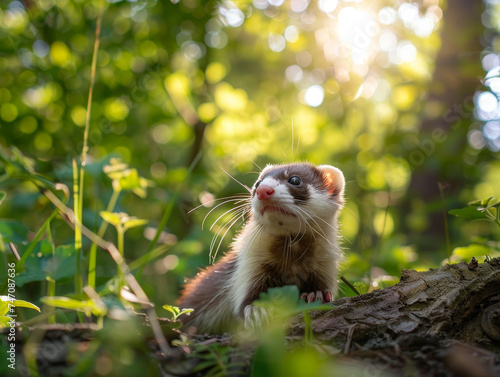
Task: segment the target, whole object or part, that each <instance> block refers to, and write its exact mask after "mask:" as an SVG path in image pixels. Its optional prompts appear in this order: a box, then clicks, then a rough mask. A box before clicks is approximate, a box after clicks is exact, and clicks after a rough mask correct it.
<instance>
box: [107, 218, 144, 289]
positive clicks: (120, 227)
mask: <svg viewBox="0 0 500 377" xmlns="http://www.w3.org/2000/svg"><path fill="white" fill-rule="evenodd" d="M101 217H102V218H103V219H104V221H106V222H107V223H109V224H111V225H113V226H114V227H115V229H116V233H117V234H118V245H117V246H118V251H119V252H120V255H121V256H122V258H123V256H124V247H125V246H124V240H125V232H126V231H127V230H129V229H131V228H135V227H137V226H143V225H146V224H147V222H148V221H147V220H142V219H138V218H136V217H134V216H129V215H127V214H126V213H124V212H118V213H116V212H107V211H102V212H101ZM118 280H119V287H118V288H119V289H118V291H120V289H121V288H122V287H123V285H124V284H125V276H124V274H123V271H122V270H121V269H120V268H118Z"/></svg>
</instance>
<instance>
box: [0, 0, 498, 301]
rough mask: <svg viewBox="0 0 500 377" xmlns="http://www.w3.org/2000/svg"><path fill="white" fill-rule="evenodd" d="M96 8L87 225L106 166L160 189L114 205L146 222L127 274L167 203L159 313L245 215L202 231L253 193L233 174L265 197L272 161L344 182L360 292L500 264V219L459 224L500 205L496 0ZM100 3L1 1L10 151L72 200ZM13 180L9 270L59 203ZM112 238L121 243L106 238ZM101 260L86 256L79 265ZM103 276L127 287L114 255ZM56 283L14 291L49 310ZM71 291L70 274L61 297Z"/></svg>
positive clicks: (239, 1)
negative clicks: (488, 260)
mask: <svg viewBox="0 0 500 377" xmlns="http://www.w3.org/2000/svg"><path fill="white" fill-rule="evenodd" d="M102 4H103V9H104V12H103V16H102V17H103V18H102V30H101V35H100V46H99V52H98V56H97V67H96V68H97V70H96V82H95V86H94V92H93V102H92V108H91V118H90V129H89V154H88V164H87V167H86V169H85V174H86V180H85V190H84V199H83V200H84V202H83V203H84V205H83V206H84V224H85V225H87V226H88V227H89V228H91V229H94V230H95V229H97V228H98V227H99V224H100V223H101V221H102V219H101V217H100V216H99V212H100V211H102V210H104V209H105V208H106V207H107V205H108V201H109V200H110V198H111V196H112V181H111V179H110V178H109V177H108V175H107V174H106V173H105V172H104V171H103V168H104V167H105V166H106V165H109V163H110V161H111V159H112V158H119V159H121V161H122V162H124V163H126V164H128V166H129V168H130V169H136V172H137V174H138V176H140V177H143V178H144V180H143V182H145V184H146V185H147V186H148V187H147V189H146V190H145V195H144V193H141V192H139V194H140V195H137V192H136V193H134V192H132V191H130V190H124V191H123V192H122V193H121V194H120V196H119V198H118V201H117V204H116V208H115V210H116V211H122V212H126V213H128V214H129V215H133V216H137V217H138V218H141V219H146V220H148V225H147V226H146V227H138V228H134V229H131V230H130V231H128V232H127V233H126V242H125V256H126V258H127V260H129V261H131V260H135V259H137V258H139V257H141V256H142V255H144V253H145V252H146V250H147V249H148V246H149V242H150V239H151V238H152V234H154V232H155V230H156V229H157V227H158V224H159V223H160V219H161V218H162V215H163V214H164V212H165V211H166V210H167V207H168V206H169V205H170V207H171V208H172V212H171V215H170V216H169V217H168V223H167V226H166V227H165V229H163V232H164V233H162V237H161V238H160V242H164V243H167V244H168V245H169V248H168V250H167V251H166V252H165V253H163V254H162V255H159V256H156V257H155V258H154V259H153V260H152V261H151V262H150V263H149V264H148V265H147V266H146V267H145V269H144V273H143V275H142V276H141V283H142V284H143V286H144V288H145V290H146V292H147V293H148V295H150V296H151V298H152V299H153V300H154V301H155V302H156V303H158V304H166V303H174V302H175V299H176V298H177V295H178V290H179V287H180V285H181V284H182V281H183V279H184V277H186V276H193V275H194V274H195V273H196V271H197V268H198V267H201V266H204V265H206V264H208V263H209V257H208V255H209V249H210V244H211V242H212V238H213V236H214V235H215V234H217V232H219V231H221V232H220V233H219V235H220V234H223V233H224V232H225V230H226V228H224V225H225V224H227V223H226V221H230V217H228V216H230V214H228V215H225V216H222V218H221V219H220V221H219V222H217V223H216V224H215V225H214V227H213V228H212V230H209V228H210V226H211V225H212V224H213V223H214V221H215V220H216V219H217V218H219V216H221V215H223V214H224V212H226V211H228V210H230V209H231V208H232V205H231V203H228V204H225V205H222V206H220V207H218V208H216V209H215V210H214V211H213V212H212V213H211V214H210V215H209V216H208V217H207V219H206V221H205V224H204V228H203V229H202V222H203V219H204V217H205V216H206V215H207V213H208V212H209V211H210V209H213V208H214V203H215V204H217V203H219V202H211V201H212V200H214V199H217V198H223V197H228V196H231V195H234V194H237V193H242V192H245V190H244V188H243V187H242V186H240V185H239V184H238V183H237V182H235V180H233V179H232V178H231V177H230V175H231V176H233V177H234V178H236V179H237V180H238V181H240V182H241V183H243V184H246V185H248V186H251V185H252V184H253V182H254V180H255V179H256V177H257V174H258V172H259V166H260V167H261V168H262V167H264V166H265V165H266V164H268V163H281V162H293V161H305V160H306V161H310V162H313V163H316V164H322V163H328V164H332V165H335V166H337V167H339V168H340V169H341V170H342V171H343V172H344V174H345V176H346V180H347V186H346V199H347V204H346V207H345V209H344V210H343V213H342V215H341V224H342V225H341V229H342V234H343V241H342V242H343V246H344V247H345V249H346V255H347V257H346V261H345V263H344V267H343V271H342V274H343V275H344V276H346V277H347V278H348V279H349V280H351V281H353V282H359V284H358V286H359V287H360V289H364V290H365V291H366V290H369V289H373V288H375V287H377V286H380V285H382V286H383V285H384V284H391V283H393V282H395V281H397V279H398V278H399V274H400V271H401V270H402V269H403V268H417V269H427V268H430V267H437V266H439V265H440V264H442V263H443V262H446V261H448V257H449V253H452V254H453V255H452V257H451V259H452V260H453V261H458V260H461V259H467V258H469V257H470V255H469V254H468V253H467V252H468V251H470V248H469V249H467V247H468V246H469V245H471V244H473V245H475V249H474V255H475V256H476V257H479V258H482V257H483V256H484V254H489V255H494V254H495V252H498V249H499V244H498V241H499V240H500V232H499V230H498V227H497V226H496V225H495V224H494V223H491V222H485V221H469V220H466V219H461V218H456V217H453V216H449V215H447V212H448V211H449V210H451V209H454V208H461V207H464V206H465V205H466V204H467V202H469V201H472V200H476V199H482V198H485V197H489V196H495V197H497V198H500V185H499V178H500V161H499V156H500V154H499V151H500V121H499V120H498V118H500V110H499V101H498V94H499V93H500V77H499V74H500V57H499V54H498V53H499V50H500V39H499V37H498V31H499V27H500V26H499V25H500V18H499V10H500V8H499V5H498V2H497V1H494V0H490V1H478V0H474V1H472V0H456V1H453V2H449V1H439V0H419V1H415V2H411V1H400V0H377V1H367V0H365V1H362V0H350V1H347V0H345V1H341V0H319V1H307V0H254V1H248V0H234V1H201V0H171V1H155V0H148V1H146V0H138V1H107V2H102ZM98 9H99V1H81V0H78V1H55V0H37V1H34V0H25V1H3V2H2V4H1V10H0V41H1V42H0V145H1V146H2V147H3V148H5V149H8V148H11V147H16V148H18V149H19V150H20V151H21V152H22V153H23V154H24V155H26V156H28V157H30V158H32V159H33V160H34V164H35V165H34V166H35V169H36V171H38V172H39V173H41V174H42V175H44V176H45V177H46V178H48V179H49V180H51V181H53V182H62V183H65V184H67V185H68V186H69V187H70V188H71V187H72V181H71V179H72V161H73V159H76V160H77V161H79V159H80V155H81V151H82V147H83V132H84V126H85V119H86V112H87V100H88V93H89V85H90V77H91V61H92V51H93V46H94V40H95V28H96V19H97V16H98ZM193 161H197V164H196V166H195V167H194V169H193V170H192V172H188V168H189V166H191V165H192V163H193ZM0 172H1V173H2V174H4V173H5V174H4V175H3V176H2V178H0V190H2V191H4V192H6V193H7V195H6V198H5V199H4V201H3V202H2V204H1V206H0V234H1V235H2V242H1V245H0V246H1V248H2V254H3V257H2V263H6V262H7V260H10V259H11V255H10V251H9V250H8V247H7V242H9V241H14V242H15V243H16V245H18V247H19V249H20V252H21V253H22V251H23V248H26V244H27V242H28V241H30V240H31V239H33V236H34V234H35V233H36V232H37V231H38V230H39V229H40V227H41V225H42V224H43V222H44V221H45V220H46V219H47V217H48V216H49V215H50V213H51V212H52V210H53V208H52V206H51V204H50V203H49V202H48V201H47V199H46V198H45V197H44V196H42V195H41V194H40V193H39V192H38V190H37V189H36V187H35V186H34V185H33V184H32V183H30V182H28V181H24V180H19V179H16V178H15V177H12V176H9V175H8V174H7V171H6V169H5V167H4V168H3V170H2V167H0ZM176 193H178V194H179V195H176ZM70 203H71V201H70ZM200 204H202V205H201V207H199V208H198V209H196V210H195V211H191V210H192V209H194V208H196V207H198V206H200ZM445 219H446V220H445ZM242 223H243V220H241V221H236V223H235V224H234V227H233V228H232V229H230V230H229V231H228V233H227V235H226V236H225V237H224V239H223V240H222V244H221V248H220V252H219V255H220V254H222V252H223V251H224V250H227V248H228V246H229V244H230V241H231V239H232V237H233V236H234V234H235V232H236V231H237V229H238V228H239V227H241V225H242ZM52 228H53V229H52V236H53V239H54V240H55V242H56V243H57V244H67V243H71V242H72V237H73V233H72V231H71V229H69V228H68V226H67V225H66V224H65V223H64V222H63V221H61V220H55V222H54V224H53V227H52ZM447 235H449V245H448V244H447V242H446V239H447ZM105 237H106V238H107V239H108V240H111V241H114V242H115V241H116V232H115V231H114V229H113V228H112V227H110V228H109V229H108V232H107V233H106V236H105ZM216 242H217V244H218V242H219V239H217V240H216ZM89 248H90V244H89V243H88V242H85V243H84V259H83V264H84V266H85V265H86V264H87V263H88V256H87V253H88V250H89ZM478 254H479V255H478ZM481 254H482V255H481ZM97 274H98V285H101V286H103V285H104V284H105V283H106V281H108V279H109V278H110V277H112V276H113V275H115V274H116V267H115V265H114V264H113V263H112V261H111V259H110V258H109V257H108V256H107V255H106V254H105V253H104V252H99V254H98V267H97ZM28 280H29V279H28ZM45 284H46V282H45V281H44V279H43V277H42V278H39V279H38V280H32V281H28V282H26V283H25V284H24V285H23V286H22V287H20V288H19V289H21V291H20V292H22V294H23V295H24V296H25V297H24V298H26V299H31V300H32V301H34V302H37V299H38V297H39V296H40V295H42V294H44V292H45V291H46V288H45V286H44V285H45ZM71 290H72V285H71V280H70V279H69V280H68V279H66V280H64V279H61V281H60V282H58V284H57V292H56V293H57V294H59V295H63V294H66V293H68V292H71ZM341 294H351V293H349V292H348V291H346V290H344V291H343V292H341Z"/></svg>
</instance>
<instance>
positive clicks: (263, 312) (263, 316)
mask: <svg viewBox="0 0 500 377" xmlns="http://www.w3.org/2000/svg"><path fill="white" fill-rule="evenodd" d="M243 315H244V323H243V325H244V327H245V329H246V330H254V329H259V328H262V327H265V326H266V325H267V326H268V325H269V316H270V315H271V313H269V310H268V309H266V308H264V307H262V306H254V305H247V306H246V307H245V309H244V311H243Z"/></svg>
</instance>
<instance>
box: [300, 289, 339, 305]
mask: <svg viewBox="0 0 500 377" xmlns="http://www.w3.org/2000/svg"><path fill="white" fill-rule="evenodd" d="M300 298H301V299H303V300H305V301H306V302H307V303H311V302H313V301H320V302H321V303H322V304H327V303H330V302H332V301H333V294H332V292H330V291H316V292H311V293H307V292H304V293H302V295H300Z"/></svg>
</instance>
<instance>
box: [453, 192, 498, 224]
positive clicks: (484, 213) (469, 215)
mask: <svg viewBox="0 0 500 377" xmlns="http://www.w3.org/2000/svg"><path fill="white" fill-rule="evenodd" d="M492 203H493V204H492ZM499 208H500V201H499V200H495V197H493V196H490V197H489V198H486V199H480V200H474V201H472V202H469V203H468V205H467V207H464V208H460V209H452V210H451V211H449V214H450V215H454V216H458V217H463V218H466V219H468V220H488V221H492V222H494V223H495V224H497V225H498V226H500V211H499Z"/></svg>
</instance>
